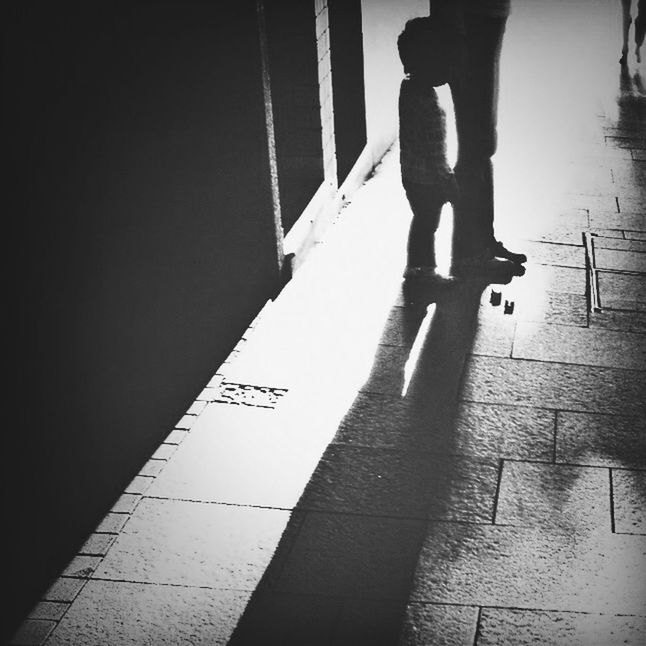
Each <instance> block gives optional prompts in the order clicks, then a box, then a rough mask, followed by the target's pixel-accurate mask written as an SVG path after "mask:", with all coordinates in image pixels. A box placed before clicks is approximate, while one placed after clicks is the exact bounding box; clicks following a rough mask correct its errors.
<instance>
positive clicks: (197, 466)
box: [149, 404, 334, 509]
mask: <svg viewBox="0 0 646 646" xmlns="http://www.w3.org/2000/svg"><path fill="white" fill-rule="evenodd" d="M311 413H312V409H309V408H308V407H304V408H303V410H302V411H301V413H300V415H298V416H297V417H295V416H293V415H290V414H289V413H288V412H286V411H283V412H277V411H273V410H268V409H265V408H256V407H252V406H235V405H232V404H231V405H227V404H219V405H218V404H214V405H211V406H210V407H209V409H208V411H207V412H205V413H204V414H203V415H202V417H201V418H200V421H199V422H198V424H197V426H196V427H195V428H194V429H193V431H192V432H191V434H190V437H189V438H187V439H186V440H185V441H184V442H183V443H182V444H181V446H180V447H179V448H178V449H177V453H176V454H175V455H174V456H173V459H172V460H171V461H170V462H169V463H168V464H167V465H166V467H165V469H164V470H163V472H162V473H161V474H160V475H159V476H158V477H157V478H156V479H155V482H154V484H153V485H152V486H151V488H150V490H149V495H150V496H152V497H156V498H174V499H182V500H195V501H203V502H219V503H226V504H240V505H255V506H264V507H276V508H282V509H289V508H292V507H293V506H294V505H295V504H296V501H297V500H298V498H299V497H300V495H301V494H302V492H303V489H304V488H305V485H306V484H307V482H308V480H309V479H310V476H311V475H312V472H313V471H314V468H315V466H316V464H317V463H318V460H319V458H320V456H321V454H322V452H323V450H324V448H325V445H326V443H327V442H326V440H327V439H329V437H331V435H332V434H333V432H334V426H332V427H331V429H330V431H329V433H328V435H327V436H323V435H321V433H318V432H317V430H316V424H317V420H318V421H321V419H322V418H324V415H321V416H319V417H318V418H315V419H312V417H314V416H312V415H311Z"/></svg>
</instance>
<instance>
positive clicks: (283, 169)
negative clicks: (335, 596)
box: [264, 0, 323, 232]
mask: <svg viewBox="0 0 646 646" xmlns="http://www.w3.org/2000/svg"><path fill="white" fill-rule="evenodd" d="M264 6H265V17H266V34H267V46H268V47H267V49H268V54H269V72H270V75H271V96H272V104H273V114H274V131H275V133H276V161H277V167H278V184H279V190H280V207H281V214H282V224H283V228H284V230H285V232H288V231H289V230H290V229H291V228H292V226H293V224H294V223H295V222H296V220H297V219H298V218H299V216H300V215H301V213H302V212H303V210H304V209H305V207H306V206H307V204H308V203H309V201H310V200H311V199H312V196H313V195H314V193H315V192H316V191H317V190H318V188H319V186H320V185H321V182H323V148H322V143H321V104H320V99H319V78H318V57H317V50H316V13H315V11H314V1H313V0H267V1H266V2H265V3H264Z"/></svg>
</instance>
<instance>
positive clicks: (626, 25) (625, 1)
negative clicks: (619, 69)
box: [619, 0, 632, 65]
mask: <svg viewBox="0 0 646 646" xmlns="http://www.w3.org/2000/svg"><path fill="white" fill-rule="evenodd" d="M631 4H632V0H621V26H622V35H623V41H622V46H621V58H620V59H619V62H620V63H621V64H622V65H625V64H626V57H627V55H628V33H629V31H630V24H631V23H632V18H631V16H630V5H631Z"/></svg>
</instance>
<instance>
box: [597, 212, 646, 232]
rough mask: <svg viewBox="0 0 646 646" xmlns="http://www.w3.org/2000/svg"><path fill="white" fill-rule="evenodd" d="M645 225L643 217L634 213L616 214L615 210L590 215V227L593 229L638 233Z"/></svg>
mask: <svg viewBox="0 0 646 646" xmlns="http://www.w3.org/2000/svg"><path fill="white" fill-rule="evenodd" d="M645 224H646V221H645V219H644V216H643V215H639V214H636V213H617V211H616V210H615V211H610V212H607V213H603V212H600V211H593V212H591V213H590V226H591V227H592V228H593V229H616V230H619V231H626V230H630V231H640V230H642V229H644V225H645Z"/></svg>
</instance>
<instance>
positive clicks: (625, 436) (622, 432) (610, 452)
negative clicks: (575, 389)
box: [556, 412, 646, 469]
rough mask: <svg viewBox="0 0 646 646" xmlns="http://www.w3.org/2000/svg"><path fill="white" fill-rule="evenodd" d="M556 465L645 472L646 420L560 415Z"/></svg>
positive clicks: (571, 413) (558, 416) (567, 413)
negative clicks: (557, 463)
mask: <svg viewBox="0 0 646 646" xmlns="http://www.w3.org/2000/svg"><path fill="white" fill-rule="evenodd" d="M556 461H557V462H561V463H568V464H582V465H590V466H603V467H618V468H638V469H639V468H642V469H643V468H646V467H645V465H646V420H645V419H644V417H642V416H641V415H640V416H634V417H631V416H625V415H595V414H589V413H573V412H559V413H558V414H557V430H556Z"/></svg>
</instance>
